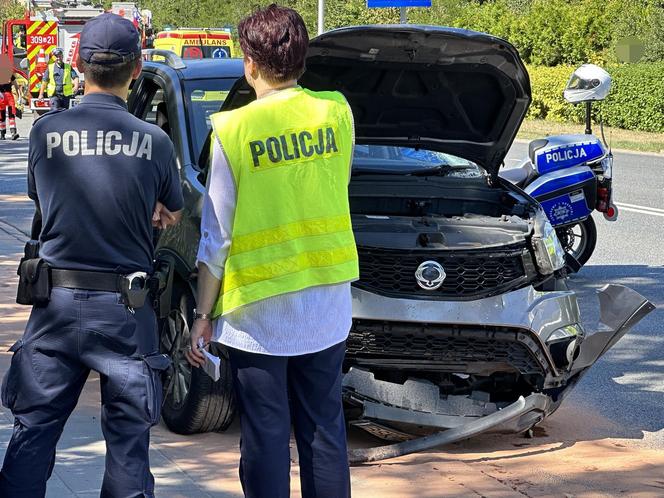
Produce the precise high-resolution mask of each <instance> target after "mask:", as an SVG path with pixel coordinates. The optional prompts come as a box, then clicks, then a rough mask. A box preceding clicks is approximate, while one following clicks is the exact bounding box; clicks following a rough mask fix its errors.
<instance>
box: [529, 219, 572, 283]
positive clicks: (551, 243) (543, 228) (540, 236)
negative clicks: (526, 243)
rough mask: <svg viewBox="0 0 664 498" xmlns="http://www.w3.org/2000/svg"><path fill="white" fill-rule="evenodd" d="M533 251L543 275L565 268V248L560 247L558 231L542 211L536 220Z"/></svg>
mask: <svg viewBox="0 0 664 498" xmlns="http://www.w3.org/2000/svg"><path fill="white" fill-rule="evenodd" d="M533 249H534V250H535V259H536V260H537V267H538V268H539V271H540V272H541V273H542V274H544V275H550V274H551V273H553V272H554V271H556V270H560V269H562V268H563V267H564V266H565V251H564V250H563V246H562V245H560V240H558V235H556V231H555V230H554V228H553V227H552V226H551V223H550V222H549V220H548V219H547V218H546V216H545V215H544V213H543V212H542V211H540V212H539V213H538V214H537V216H536V218H535V230H534V233H533Z"/></svg>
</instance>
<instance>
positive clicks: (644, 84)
mask: <svg viewBox="0 0 664 498" xmlns="http://www.w3.org/2000/svg"><path fill="white" fill-rule="evenodd" d="M607 70H608V71H609V73H610V74H611V77H612V78H613V85H612V87H611V93H610V94H609V97H608V98H607V99H606V100H605V101H604V102H603V103H602V104H601V105H596V106H595V113H596V114H597V113H598V112H599V110H600V108H601V112H602V116H603V119H604V123H605V124H606V125H608V126H615V127H618V128H624V129H627V130H640V131H650V132H664V63H662V62H657V63H642V64H630V65H613V66H609V67H607ZM573 71H574V66H557V67H542V66H530V67H528V72H529V74H530V84H531V87H532V92H533V102H532V104H531V106H530V110H529V112H528V117H529V118H538V119H549V120H552V121H558V122H574V123H582V122H583V117H584V110H583V106H580V105H577V106H573V105H571V104H568V103H567V102H566V101H565V100H564V99H563V95H562V94H563V90H564V88H565V85H566V84H567V80H568V79H569V77H570V75H571V74H572V72H573Z"/></svg>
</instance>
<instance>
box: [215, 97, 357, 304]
mask: <svg viewBox="0 0 664 498" xmlns="http://www.w3.org/2000/svg"><path fill="white" fill-rule="evenodd" d="M211 119H212V127H213V133H214V134H215V135H216V139H217V140H219V141H220V143H221V144H222V146H223V149H224V152H225V154H226V157H227V159H228V162H229V165H230V167H231V170H232V172H233V177H234V179H235V185H236V192H237V204H236V209H235V217H234V222H233V230H232V234H231V245H230V249H229V253H228V258H227V259H226V264H225V270H224V277H223V282H222V287H221V292H220V295H219V298H218V300H217V304H216V305H215V308H214V310H213V316H215V317H217V316H220V315H223V314H226V313H229V312H231V311H233V310H235V309H237V308H239V307H241V306H244V305H247V304H250V303H253V302H256V301H259V300H261V299H265V298H268V297H273V296H277V295H280V294H286V293H289V292H295V291H299V290H303V289H306V288H309V287H314V286H319V285H330V284H337V283H342V282H349V281H353V280H357V279H358V278H359V268H358V258H357V248H356V247H355V238H354V236H353V230H352V226H351V219H350V209H349V206H348V181H349V175H350V167H351V156H352V149H353V117H352V113H351V111H350V107H349V106H348V103H347V102H346V99H345V98H344V96H343V95H341V94H340V93H338V92H312V91H309V90H306V89H303V88H300V87H296V88H290V89H286V90H281V91H279V92H276V93H274V94H272V95H269V96H266V97H264V98H262V99H259V100H256V101H254V102H252V103H251V104H249V105H246V106H244V107H241V108H239V109H235V110H232V111H227V112H219V113H217V114H214V115H213V116H212V118H211Z"/></svg>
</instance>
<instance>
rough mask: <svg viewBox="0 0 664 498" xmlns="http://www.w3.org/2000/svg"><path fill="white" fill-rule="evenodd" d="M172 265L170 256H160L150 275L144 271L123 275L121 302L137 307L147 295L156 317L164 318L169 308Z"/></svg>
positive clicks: (173, 264) (140, 305) (142, 303)
mask: <svg viewBox="0 0 664 498" xmlns="http://www.w3.org/2000/svg"><path fill="white" fill-rule="evenodd" d="M174 267H175V263H174V261H173V260H172V259H171V258H161V259H157V261H156V263H155V267H154V272H153V273H152V275H150V276H148V275H147V274H146V273H144V272H136V273H132V274H129V275H124V276H123V277H122V278H121V280H120V293H121V295H122V302H123V303H124V304H125V305H126V306H128V307H129V308H132V309H138V308H140V307H142V306H143V305H144V304H145V299H146V298H147V297H148V295H149V296H150V298H151V302H150V304H151V305H152V307H153V308H154V310H155V311H156V313H157V317H158V318H166V316H168V313H169V312H170V310H171V295H172V289H173V269H174Z"/></svg>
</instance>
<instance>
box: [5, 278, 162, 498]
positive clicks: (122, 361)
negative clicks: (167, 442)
mask: <svg viewBox="0 0 664 498" xmlns="http://www.w3.org/2000/svg"><path fill="white" fill-rule="evenodd" d="M11 351H13V353H14V356H13V358H12V361H11V367H10V369H9V371H8V372H7V374H6V375H5V377H4V379H3V383H2V403H3V405H4V406H6V407H7V408H9V409H10V410H11V411H12V413H13V414H14V417H15V420H14V433H13V435H12V438H11V441H10V442H9V446H8V448H7V453H6V454H5V460H4V463H3V466H2V471H0V497H2V498H38V497H43V496H44V495H45V493H46V481H47V480H48V478H49V477H50V476H51V473H52V471H53V466H54V464H55V447H56V444H57V442H58V439H59V438H60V435H61V434H62V430H63V428H64V425H65V422H66V421H67V418H68V417H69V415H70V414H71V412H72V411H73V409H74V408H75V406H76V403H77V401H78V398H79V395H80V393H81V390H82V389H83V386H84V384H85V381H86V379H87V378H88V374H89V373H90V370H95V371H97V372H99V375H100V380H101V403H102V407H101V424H102V431H103V433H104V438H105V439H106V472H105V474H104V480H103V484H102V491H101V496H102V497H108V498H138V497H144V496H145V497H152V496H154V478H153V477H152V474H151V473H150V464H149V461H148V447H149V442H150V439H149V438H150V434H149V431H150V427H151V426H152V425H154V424H155V423H157V421H158V420H159V416H160V410H161V398H162V393H161V381H160V371H161V370H163V369H165V368H167V367H168V364H169V360H168V358H167V357H166V356H163V355H160V354H158V341H157V326H156V317H155V314H154V311H153V310H152V309H151V308H150V307H149V306H145V307H143V308H141V309H138V310H136V314H132V313H130V312H129V310H128V309H127V308H126V307H125V306H124V305H123V304H121V302H120V296H119V294H116V293H112V292H89V291H78V290H70V289H64V288H57V287H56V288H54V289H53V292H52V295H51V301H50V302H49V304H48V305H47V306H45V307H34V308H33V310H32V313H31V314H30V320H29V321H28V325H27V328H26V330H25V334H24V335H23V338H22V339H21V340H19V341H18V342H17V343H16V344H14V346H12V348H11Z"/></svg>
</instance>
